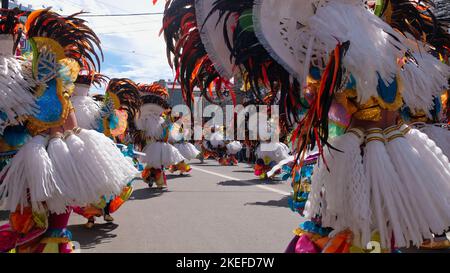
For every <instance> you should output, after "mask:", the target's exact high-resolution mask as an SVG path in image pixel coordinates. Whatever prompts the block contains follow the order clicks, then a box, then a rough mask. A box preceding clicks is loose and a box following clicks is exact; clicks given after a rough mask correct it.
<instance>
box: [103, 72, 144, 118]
mask: <svg viewBox="0 0 450 273" xmlns="http://www.w3.org/2000/svg"><path fill="white" fill-rule="evenodd" d="M107 98H109V99H111V100H112V101H113V103H114V104H115V109H120V110H125V111H127V113H128V120H129V121H131V120H134V118H135V117H136V116H137V115H138V114H139V109H140V107H141V104H142V102H141V97H140V95H139V87H138V86H137V84H136V83H134V82H133V81H132V80H130V79H116V78H115V79H111V80H110V82H109V84H108V87H107V88H106V98H105V99H107Z"/></svg>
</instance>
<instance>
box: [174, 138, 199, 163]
mask: <svg viewBox="0 0 450 273" xmlns="http://www.w3.org/2000/svg"><path fill="white" fill-rule="evenodd" d="M174 146H175V148H177V149H178V151H179V152H180V153H181V155H182V156H183V157H184V158H186V159H187V160H192V159H195V158H197V156H198V155H199V154H200V151H199V150H198V149H197V148H196V147H195V146H194V145H193V144H192V143H189V142H183V143H176V144H174Z"/></svg>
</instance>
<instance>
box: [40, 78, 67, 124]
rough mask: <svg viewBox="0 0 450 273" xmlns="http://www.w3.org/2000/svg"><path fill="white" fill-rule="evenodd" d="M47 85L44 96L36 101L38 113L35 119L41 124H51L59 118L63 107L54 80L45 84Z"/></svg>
mask: <svg viewBox="0 0 450 273" xmlns="http://www.w3.org/2000/svg"><path fill="white" fill-rule="evenodd" d="M47 85H48V88H47V89H46V90H45V92H44V94H43V95H42V96H40V97H39V98H37V100H36V104H37V105H38V107H39V109H40V112H39V113H38V114H36V115H35V117H36V118H37V119H39V120H41V121H43V122H47V123H51V122H56V121H58V120H59V119H60V118H61V115H62V112H63V107H62V104H61V101H60V100H59V98H58V93H57V83H56V80H55V79H53V80H51V81H49V82H47Z"/></svg>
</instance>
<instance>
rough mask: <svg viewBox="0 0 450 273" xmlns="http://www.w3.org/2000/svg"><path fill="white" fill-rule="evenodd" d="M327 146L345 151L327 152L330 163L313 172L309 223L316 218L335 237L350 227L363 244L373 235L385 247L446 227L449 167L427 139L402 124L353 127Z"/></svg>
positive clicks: (417, 243)
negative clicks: (376, 233)
mask: <svg viewBox="0 0 450 273" xmlns="http://www.w3.org/2000/svg"><path fill="white" fill-rule="evenodd" d="M363 143H365V144H366V145H365V147H364V148H362V144H363ZM331 145H332V146H333V147H335V148H337V149H339V150H341V151H343V152H342V153H341V152H337V151H332V152H330V151H329V150H328V149H325V151H324V157H325V159H326V162H327V165H325V163H324V162H323V160H322V159H321V160H320V161H319V164H318V165H317V166H316V167H315V169H314V174H313V176H312V188H311V193H310V196H309V200H308V203H307V206H306V216H307V217H308V218H313V217H316V216H321V217H322V224H323V226H326V227H331V228H333V229H334V230H335V231H334V232H335V233H338V232H339V231H342V230H344V229H347V228H349V229H350V230H352V231H353V233H354V234H355V242H354V244H355V245H358V246H361V247H366V246H367V243H369V241H370V237H371V234H372V232H375V231H377V232H379V234H380V237H381V244H382V247H386V248H389V247H390V245H391V240H392V239H394V240H395V245H396V246H397V247H409V246H410V245H411V244H413V245H415V246H420V245H421V244H422V243H423V240H424V239H430V238H432V234H433V233H434V234H442V233H443V232H445V231H446V230H447V229H448V228H449V227H450V163H449V161H448V158H447V157H446V156H445V155H444V154H443V153H442V150H441V149H440V148H438V147H437V146H436V144H435V143H434V142H433V141H432V140H430V138H428V136H427V135H426V134H424V133H422V132H420V131H419V130H416V129H411V128H410V127H408V126H406V125H401V126H394V127H391V128H388V129H385V130H381V129H377V128H374V129H370V130H367V131H366V132H365V133H364V132H362V131H360V130H357V129H352V130H350V132H349V133H347V134H345V135H343V136H340V137H337V138H335V139H333V140H332V142H331ZM362 149H363V151H362ZM327 166H328V168H329V170H330V171H328V170H327Z"/></svg>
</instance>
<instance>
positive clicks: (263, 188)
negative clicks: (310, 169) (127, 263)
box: [69, 160, 300, 253]
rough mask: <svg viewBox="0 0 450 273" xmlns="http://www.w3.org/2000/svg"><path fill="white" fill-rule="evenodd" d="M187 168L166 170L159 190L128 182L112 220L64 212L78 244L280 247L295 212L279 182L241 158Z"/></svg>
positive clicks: (152, 248) (94, 247) (87, 247)
mask: <svg viewBox="0 0 450 273" xmlns="http://www.w3.org/2000/svg"><path fill="white" fill-rule="evenodd" d="M192 166H193V168H194V169H193V170H192V172H191V173H190V174H189V175H188V176H179V175H168V189H167V191H165V192H162V193H161V192H158V191H156V190H151V189H149V188H148V187H147V184H145V183H143V182H141V181H137V182H135V184H134V185H135V190H134V193H133V195H132V197H131V198H130V200H129V201H128V202H127V203H125V204H124V205H123V206H122V208H121V209H120V210H119V211H117V212H116V213H115V214H113V217H114V218H115V221H114V223H113V224H105V223H104V221H103V219H98V225H96V226H95V227H94V228H93V229H92V230H87V229H86V228H85V227H84V226H83V224H84V223H85V219H83V218H82V217H79V216H78V215H73V216H72V217H71V221H70V226H69V230H71V231H72V233H73V239H74V240H75V241H78V242H79V243H80V245H81V247H82V252H152V253H153V252H252V253H253V252H255V253H263V252H277V253H278V252H283V251H284V249H285V247H286V246H287V244H288V243H289V241H290V240H291V239H292V237H293V234H292V230H293V229H294V228H295V227H296V226H297V225H298V224H299V221H300V218H299V217H298V216H297V215H296V214H294V213H293V212H291V211H290V210H289V209H288V207H287V206H288V205H287V195H288V194H289V192H290V186H289V184H288V183H287V182H269V181H266V182H262V181H260V180H257V179H255V176H254V175H253V169H252V168H250V167H249V166H247V164H241V165H240V166H235V167H223V166H219V165H218V164H217V162H215V161H205V163H204V164H198V161H195V160H194V161H193V165H192Z"/></svg>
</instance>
